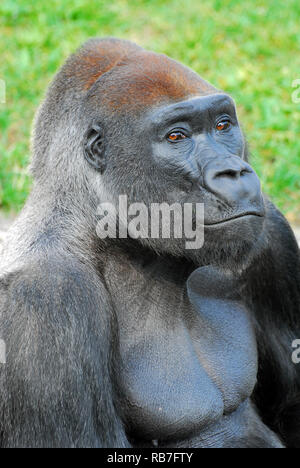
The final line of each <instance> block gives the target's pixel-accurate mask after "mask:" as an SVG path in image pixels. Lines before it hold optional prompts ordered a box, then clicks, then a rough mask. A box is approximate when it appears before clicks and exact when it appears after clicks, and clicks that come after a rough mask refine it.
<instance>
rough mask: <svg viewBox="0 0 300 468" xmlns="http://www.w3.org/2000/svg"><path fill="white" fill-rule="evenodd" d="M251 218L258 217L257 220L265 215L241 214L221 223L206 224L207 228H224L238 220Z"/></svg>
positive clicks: (260, 213)
mask: <svg viewBox="0 0 300 468" xmlns="http://www.w3.org/2000/svg"><path fill="white" fill-rule="evenodd" d="M251 217H256V218H263V217H264V213H262V212H254V211H253V212H247V213H240V214H237V215H236V216H232V217H231V218H226V219H222V220H220V221H215V222H210V223H205V224H204V226H205V227H213V226H222V225H224V224H229V223H233V222H235V221H237V220H240V219H244V218H251Z"/></svg>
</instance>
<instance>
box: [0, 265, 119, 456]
mask: <svg viewBox="0 0 300 468" xmlns="http://www.w3.org/2000/svg"><path fill="white" fill-rule="evenodd" d="M0 291H1V294H0V297H1V303H0V336H1V338H2V339H4V340H5V342H6V346H7V363H6V364H5V365H0V415H1V418H0V446H5V447H10V446H13V447H91V446H92V447H126V446H128V442H127V440H126V437H125V434H124V430H123V427H122V423H121V421H120V418H119V416H118V415H117V410H116V408H115V404H114V400H115V398H114V396H115V393H116V391H117V390H116V389H115V388H113V383H112V382H114V381H116V380H117V379H114V378H113V377H112V373H113V372H115V371H116V369H114V367H115V365H116V364H115V356H117V355H118V352H117V350H116V349H114V350H113V349H112V346H115V343H116V340H115V339H114V338H113V337H112V327H111V322H112V312H113V311H112V309H111V307H110V303H109V298H108V295H107V292H106V290H105V288H104V287H103V285H102V283H101V281H99V279H98V277H97V276H96V275H94V274H93V273H92V272H90V271H89V269H87V268H85V267H83V266H82V265H80V264H79V262H77V261H74V262H68V261H62V259H58V258H55V259H54V261H48V260H47V261H42V260H39V262H38V263H36V264H32V263H31V264H30V267H28V268H27V267H25V268H22V270H21V271H18V272H16V273H12V274H10V275H9V277H6V278H4V279H3V280H2V281H1V283H0ZM103 415H104V416H103ZM1 421H2V422H1ZM3 421H4V422H5V423H3Z"/></svg>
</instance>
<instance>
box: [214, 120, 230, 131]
mask: <svg viewBox="0 0 300 468" xmlns="http://www.w3.org/2000/svg"><path fill="white" fill-rule="evenodd" d="M230 125H231V123H230V121H229V120H222V121H221V122H218V123H217V125H216V129H217V130H218V131H219V132H221V131H222V130H227V129H228V128H229V127H230Z"/></svg>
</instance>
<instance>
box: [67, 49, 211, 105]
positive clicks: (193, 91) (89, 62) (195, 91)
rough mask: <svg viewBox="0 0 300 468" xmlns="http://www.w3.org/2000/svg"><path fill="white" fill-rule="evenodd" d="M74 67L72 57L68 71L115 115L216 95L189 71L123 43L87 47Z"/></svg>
mask: <svg viewBox="0 0 300 468" xmlns="http://www.w3.org/2000/svg"><path fill="white" fill-rule="evenodd" d="M77 63H78V60H77V58H76V57H75V59H74V61H73V63H72V64H70V63H69V67H68V68H69V71H70V72H71V73H73V74H74V73H75V75H76V76H77V78H79V79H80V82H81V86H82V88H83V89H85V90H86V91H88V95H89V96H92V97H93V98H94V99H95V100H96V101H98V102H99V101H101V103H102V104H104V105H105V106H107V107H108V108H110V109H113V110H114V111H124V110H125V111H128V110H131V109H132V110H137V109H139V108H140V109H145V107H146V108H149V107H153V105H157V104H158V103H159V102H166V103H168V102H169V103H170V104H171V103H174V102H179V101H183V100H185V99H188V98H190V97H193V96H203V95H207V94H213V93H217V92H218V91H217V90H216V89H215V88H214V87H213V86H212V85H211V84H209V83H207V82H206V81H205V80H203V79H202V78H201V77H200V76H199V75H198V74H197V73H195V72H194V71H192V70H191V69H189V68H188V67H186V66H184V65H182V64H180V63H178V62H176V61H175V60H173V59H171V58H169V57H167V56H165V55H162V54H157V53H154V52H150V51H147V50H144V49H142V48H141V47H138V46H135V45H134V44H132V43H127V42H125V41H117V42H115V41H114V42H113V43H111V42H109V43H106V42H103V41H100V42H92V43H88V45H87V48H86V49H85V50H84V49H83V50H81V51H80V69H77ZM82 63H84V74H83V69H82V67H83V65H82ZM70 65H71V67H70ZM73 67H74V68H73ZM72 68H73V69H72ZM83 77H84V81H83Z"/></svg>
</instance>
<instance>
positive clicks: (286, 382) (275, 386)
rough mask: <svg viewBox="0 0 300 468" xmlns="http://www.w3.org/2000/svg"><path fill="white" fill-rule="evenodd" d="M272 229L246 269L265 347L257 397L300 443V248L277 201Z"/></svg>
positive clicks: (289, 441) (292, 441) (276, 425)
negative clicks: (299, 343)
mask: <svg viewBox="0 0 300 468" xmlns="http://www.w3.org/2000/svg"><path fill="white" fill-rule="evenodd" d="M266 230H267V237H268V239H267V240H268V247H267V249H265V250H264V253H263V254H262V255H261V256H260V258H259V260H258V261H256V262H254V263H253V265H252V266H251V267H250V268H249V269H248V270H247V271H246V274H245V283H246V284H247V291H245V297H246V298H248V299H247V300H248V302H249V307H251V308H252V310H254V313H255V320H256V329H257V342H258V348H259V372H258V384H257V388H256V392H255V401H256V404H257V406H258V408H259V410H260V411H261V414H262V417H263V420H264V422H265V423H267V424H268V425H269V427H271V428H272V429H273V430H275V431H276V432H277V433H279V434H281V436H282V437H283V439H284V441H285V443H286V445H287V446H288V447H300V367H299V366H297V365H296V364H294V363H293V362H292V352H293V348H292V342H293V340H295V339H297V338H298V339H299V338H300V258H299V248H298V245H297V242H296V239H295V236H294V234H293V232H292V230H291V228H290V226H289V225H288V223H287V221H286V220H285V218H284V217H283V216H282V215H281V213H280V212H279V211H278V210H277V209H276V208H275V207H274V206H273V205H272V204H271V203H268V210H267V225H266ZM249 298H251V299H249Z"/></svg>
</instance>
